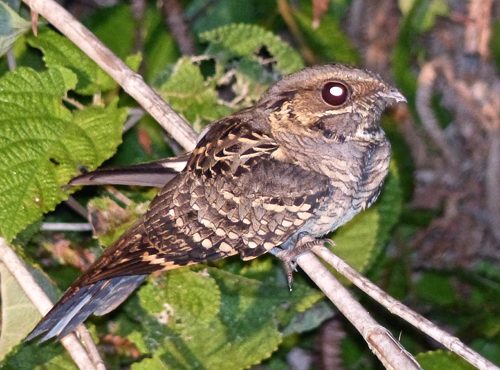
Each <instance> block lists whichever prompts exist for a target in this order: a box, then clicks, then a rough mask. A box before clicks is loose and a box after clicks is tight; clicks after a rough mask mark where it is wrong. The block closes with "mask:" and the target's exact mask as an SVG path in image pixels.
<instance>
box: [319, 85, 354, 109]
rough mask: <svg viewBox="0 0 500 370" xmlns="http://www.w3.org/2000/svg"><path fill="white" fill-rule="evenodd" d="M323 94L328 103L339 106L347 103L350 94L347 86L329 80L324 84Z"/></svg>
mask: <svg viewBox="0 0 500 370" xmlns="http://www.w3.org/2000/svg"><path fill="white" fill-rule="evenodd" d="M321 96H322V97H323V100H324V101H325V102H326V103H328V104H330V105H333V106H339V105H342V104H344V103H345V101H346V100H347V97H348V96H349V91H348V90H347V87H345V86H344V85H342V84H341V83H339V82H328V83H327V84H326V85H325V86H323V91H322V92H321Z"/></svg>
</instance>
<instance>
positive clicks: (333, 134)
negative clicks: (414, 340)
mask: <svg viewBox="0 0 500 370" xmlns="http://www.w3.org/2000/svg"><path fill="white" fill-rule="evenodd" d="M399 101H405V98H404V97H403V96H402V95H401V94H400V93H399V92H398V91H397V90H396V89H394V88H393V87H391V86H389V85H388V84H387V83H385V82H384V81H383V80H382V79H381V78H380V77H379V76H378V75H376V74H374V73H371V72H368V71H364V70H360V69H356V68H352V67H347V66H344V65H340V64H327V65H320V66H316V67H312V68H306V69H303V70H301V71H299V72H296V73H293V74H291V75H289V76H287V77H285V78H283V79H282V80H281V81H279V82H277V83H276V84H274V85H273V86H272V87H271V88H270V89H268V90H267V92H266V93H264V95H263V96H262V97H261V98H260V100H258V101H257V103H256V104H255V105H254V106H252V107H250V108H247V109H244V110H242V111H240V112H237V113H235V114H233V115H231V116H229V117H226V118H223V119H221V120H219V121H216V122H214V123H212V124H211V125H209V126H208V128H207V129H206V130H205V131H204V133H202V135H200V139H199V142H198V144H197V146H196V148H195V149H194V150H193V151H192V152H191V153H188V154H187V155H185V156H183V157H179V158H177V159H167V160H163V161H158V162H153V163H148V164H144V165H135V166H132V167H130V168H129V169H124V170H122V169H117V170H98V171H95V172H92V173H89V174H86V175H83V176H82V177H79V178H76V179H75V180H74V181H73V182H72V184H75V185H81V184H87V183H90V184H97V183H119V184H140V185H152V186H162V188H161V190H160V191H159V193H158V195H157V196H156V197H155V199H154V200H153V201H152V202H151V205H150V207H149V210H148V211H147V212H146V214H144V216H143V217H142V218H141V219H140V220H138V221H137V222H136V223H135V224H134V225H133V226H132V227H131V228H130V229H129V230H128V231H127V232H125V233H124V234H123V235H122V236H121V237H120V238H119V239H118V240H117V241H116V242H115V243H114V244H113V245H112V246H111V247H109V248H108V249H107V250H106V251H105V252H104V253H103V254H102V255H101V257H100V258H99V259H98V260H97V261H96V262H95V263H94V264H93V265H92V266H91V267H90V268H89V269H88V270H87V271H86V272H85V273H84V274H83V275H82V276H81V277H80V278H79V279H78V280H77V281H76V282H75V283H74V284H73V285H72V286H71V287H70V288H69V289H68V291H67V292H66V293H65V294H64V296H63V297H62V298H61V300H60V301H59V302H58V303H57V304H56V305H55V306H54V308H53V309H52V310H51V311H50V312H49V313H48V314H47V315H46V316H45V317H44V318H43V320H42V321H41V322H40V323H39V324H38V326H37V327H36V328H35V329H34V330H33V331H32V332H31V334H30V335H29V337H28V339H31V338H33V337H36V336H38V335H40V334H42V333H45V336H44V337H43V338H42V341H44V340H47V339H48V338H51V337H54V336H56V337H57V338H61V337H64V336H65V335H67V334H68V333H70V332H71V331H73V330H74V329H75V328H76V326H77V325H78V324H80V323H81V322H83V321H84V320H85V319H86V318H87V317H88V316H89V315H90V314H92V313H94V314H96V315H103V314H105V313H107V312H109V311H111V310H113V309H114V308H116V307H117V306H118V305H119V304H121V303H122V302H123V301H124V300H125V299H126V298H127V297H128V296H129V295H130V294H131V293H132V292H133V291H134V290H135V289H136V288H137V287H138V286H139V285H140V284H141V283H142V282H143V280H144V279H145V278H146V276H147V275H148V274H150V273H152V272H154V271H159V270H170V269H174V268H177V267H180V266H186V265H190V264H194V263H198V262H201V261H209V260H215V259H220V258H225V257H228V256H231V255H235V254H239V255H240V257H241V258H242V259H243V260H249V259H252V258H255V257H258V256H260V255H262V254H263V253H266V252H269V251H271V252H272V253H273V254H277V255H278V256H279V255H280V254H282V253H281V251H291V253H288V254H287V255H286V258H285V260H286V261H287V270H289V269H290V268H289V262H290V261H291V260H292V259H293V257H294V256H296V255H295V254H294V253H293V251H294V247H295V246H296V245H297V243H298V242H299V239H300V237H301V236H304V235H310V236H312V237H315V238H317V237H321V236H323V235H325V234H327V233H329V232H330V231H332V230H335V229H336V228H338V227H339V226H341V225H342V224H344V223H346V222H347V221H349V220H350V219H351V218H352V217H353V216H354V215H355V214H356V213H358V212H359V211H361V210H362V209H364V208H366V207H369V206H370V205H371V204H372V203H373V202H374V201H375V199H376V198H377V196H378V195H379V193H380V189H381V186H382V183H383V181H384V178H385V176H386V175H387V172H388V168H389V159H390V153H391V151H390V144H389V142H388V141H387V138H386V136H385V134H384V132H383V130H382V129H381V128H380V126H379V119H380V116H381V114H382V112H383V110H384V109H385V107H386V105H387V104H389V103H391V102H399ZM179 164H180V165H181V166H182V167H177V168H175V166H174V165H177V166H179Z"/></svg>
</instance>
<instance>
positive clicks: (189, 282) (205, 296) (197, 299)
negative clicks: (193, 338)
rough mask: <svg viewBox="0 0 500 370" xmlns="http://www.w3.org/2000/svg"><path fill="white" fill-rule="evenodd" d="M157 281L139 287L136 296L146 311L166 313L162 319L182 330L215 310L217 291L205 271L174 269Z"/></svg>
mask: <svg viewBox="0 0 500 370" xmlns="http://www.w3.org/2000/svg"><path fill="white" fill-rule="evenodd" d="M160 281H161V282H160V283H159V284H157V285H153V284H147V285H145V286H144V287H143V288H141V290H140V292H139V298H140V299H141V305H142V306H143V307H144V308H145V309H146V310H148V311H149V312H150V313H153V314H162V313H164V314H165V315H167V316H168V317H167V316H165V322H168V321H170V324H171V326H175V327H176V328H179V329H181V330H182V329H183V328H184V327H186V326H188V325H190V324H192V323H194V322H199V323H200V324H203V323H207V322H209V321H210V320H212V319H213V318H214V316H215V315H217V314H218V313H219V303H220V295H221V293H220V290H219V288H218V287H217V284H216V283H215V281H214V279H212V278H211V277H210V276H208V274H207V273H206V272H205V273H203V272H200V273H196V272H193V271H190V270H181V271H179V270H176V271H172V272H170V273H169V274H168V277H167V278H166V279H163V278H162V279H160ZM166 303H167V304H168V308H166ZM179 320H180V321H182V322H179Z"/></svg>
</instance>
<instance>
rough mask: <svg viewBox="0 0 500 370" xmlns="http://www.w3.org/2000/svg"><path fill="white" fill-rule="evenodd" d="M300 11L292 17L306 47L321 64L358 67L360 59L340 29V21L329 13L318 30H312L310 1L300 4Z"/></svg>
mask: <svg viewBox="0 0 500 370" xmlns="http://www.w3.org/2000/svg"><path fill="white" fill-rule="evenodd" d="M301 9H302V11H294V13H293V16H294V18H295V20H296V21H297V25H298V26H299V28H300V31H301V32H302V35H303V36H304V38H305V40H306V41H307V45H308V46H309V47H310V48H311V49H312V50H313V51H314V53H315V55H316V56H317V57H319V59H320V61H321V62H327V63H331V62H336V63H346V64H350V65H358V64H359V63H360V57H359V55H358V53H357V51H356V49H355V48H354V47H353V46H352V44H351V42H350V40H349V38H348V37H347V36H346V35H345V34H344V32H343V30H342V28H341V27H340V21H339V20H337V19H336V18H335V16H334V15H333V14H332V13H331V12H326V13H324V14H323V16H322V17H321V22H320V24H319V27H318V28H313V27H312V24H313V20H312V7H311V5H310V1H308V2H302V3H301Z"/></svg>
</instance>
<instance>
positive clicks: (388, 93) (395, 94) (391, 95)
mask: <svg viewBox="0 0 500 370" xmlns="http://www.w3.org/2000/svg"><path fill="white" fill-rule="evenodd" d="M377 95H378V96H380V97H381V98H384V99H387V100H393V101H394V102H396V103H399V102H404V103H406V98H405V97H404V96H403V94H401V93H400V92H399V91H398V90H397V89H395V88H393V87H391V88H390V89H388V90H384V91H379V92H378V93H377Z"/></svg>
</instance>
